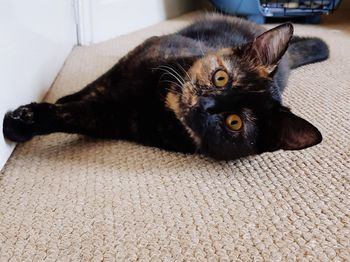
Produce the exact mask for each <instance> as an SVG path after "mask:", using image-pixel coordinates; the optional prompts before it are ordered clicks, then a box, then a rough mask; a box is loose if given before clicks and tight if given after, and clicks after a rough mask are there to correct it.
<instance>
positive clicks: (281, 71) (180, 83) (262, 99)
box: [3, 15, 328, 159]
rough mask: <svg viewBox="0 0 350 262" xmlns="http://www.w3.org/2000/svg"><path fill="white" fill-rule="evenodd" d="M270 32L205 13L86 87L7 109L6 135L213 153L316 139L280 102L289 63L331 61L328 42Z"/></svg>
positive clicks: (283, 30) (230, 155)
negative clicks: (220, 78)
mask: <svg viewBox="0 0 350 262" xmlns="http://www.w3.org/2000/svg"><path fill="white" fill-rule="evenodd" d="M264 32H265V29H264V28H263V27H261V26H258V25H255V24H252V23H250V22H247V21H244V20H242V19H238V18H233V17H225V16H221V15H210V16H208V15H207V16H206V17H205V18H203V19H202V20H200V21H197V22H194V23H193V24H191V25H190V26H188V27H186V28H184V29H182V30H180V31H178V32H177V33H174V34H170V35H165V36H160V37H151V38H149V39H148V40H146V41H145V42H144V43H142V44H141V45H139V46H138V47H136V48H135V49H134V50H133V51H131V52H130V53H129V54H127V55H126V56H125V57H123V58H122V59H121V60H120V61H119V62H118V63H117V64H116V65H115V66H113V68H111V69H110V70H109V71H108V72H106V73H105V74H104V75H102V76H101V77H99V78H98V79H97V80H95V81H93V82H92V83H91V84H89V85H88V86H86V87H85V88H84V89H82V90H81V91H79V92H77V93H75V94H72V95H68V96H65V97H62V98H61V99H59V100H58V101H57V102H56V103H55V104H50V103H32V104H28V105H25V106H21V107H19V108H18V109H16V110H15V111H13V112H9V113H7V114H6V116H5V118H4V128H3V132H4V135H5V137H6V138H8V139H10V140H13V141H17V142H24V141H27V140H29V139H31V138H32V137H33V136H36V135H45V134H49V133H53V132H66V133H79V134H84V135H88V136H94V137H100V138H112V139H126V140H130V141H135V142H138V143H141V144H144V145H149V146H156V147H159V148H163V149H167V150H172V151H179V152H187V153H195V152H197V153H202V154H205V155H208V156H211V157H214V158H216V159H235V158H238V157H242V156H246V155H251V154H257V153H261V152H265V151H274V150H278V149H291V150H293V149H302V148H306V147H309V146H312V145H315V144H318V143H319V142H321V140H322V136H321V133H320V132H319V131H318V130H317V129H316V128H315V127H314V126H313V125H311V124H310V123H309V122H307V121H306V120H304V119H302V118H300V117H297V116H295V115H294V114H293V113H291V112H290V110H289V109H288V108H286V107H284V106H283V105H282V102H281V92H282V91H283V89H284V87H285V86H286V83H287V79H288V74H289V71H290V69H291V68H295V67H298V66H301V65H304V64H308V63H312V62H317V61H322V60H325V59H327V58H328V48H327V45H326V44H325V43H324V42H323V41H322V40H320V39H317V38H300V37H292V34H293V27H292V26H291V24H284V25H282V26H279V27H277V28H275V29H272V30H270V31H268V32H266V33H264ZM288 46H289V48H288ZM218 69H222V70H225V71H226V72H227V73H228V75H229V82H228V84H227V85H226V86H225V87H224V88H217V87H215V86H214V85H213V83H212V75H213V73H214V72H215V71H216V70H218ZM291 85H292V84H291ZM305 88H307V87H305ZM231 113H235V114H237V115H239V116H240V117H241V119H242V120H243V127H242V129H241V130H239V131H232V130H229V129H228V128H227V127H226V126H225V124H224V123H225V117H226V116H227V115H228V114H231Z"/></svg>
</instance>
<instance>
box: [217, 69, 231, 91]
mask: <svg viewBox="0 0 350 262" xmlns="http://www.w3.org/2000/svg"><path fill="white" fill-rule="evenodd" d="M228 78H229V77H228V74H227V73H226V72H225V71H224V70H218V71H216V72H215V74H214V75H213V83H214V85H215V86H216V87H224V86H225V85H226V84H227V82H228Z"/></svg>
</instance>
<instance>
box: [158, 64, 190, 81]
mask: <svg viewBox="0 0 350 262" xmlns="http://www.w3.org/2000/svg"><path fill="white" fill-rule="evenodd" d="M159 68H161V69H163V70H165V69H168V70H171V71H172V72H174V73H175V74H176V77H178V78H177V80H178V81H179V82H180V83H182V84H184V83H185V80H184V79H183V77H182V76H181V75H180V74H179V72H177V71H176V70H175V69H174V68H172V67H170V66H166V65H161V66H159ZM169 73H170V72H169ZM174 77H175V76H174Z"/></svg>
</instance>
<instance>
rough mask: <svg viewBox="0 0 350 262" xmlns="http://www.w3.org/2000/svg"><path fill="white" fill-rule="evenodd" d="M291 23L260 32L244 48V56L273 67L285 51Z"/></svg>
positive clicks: (291, 33) (291, 29)
mask: <svg viewBox="0 0 350 262" xmlns="http://www.w3.org/2000/svg"><path fill="white" fill-rule="evenodd" d="M292 36H293V25H292V24H290V23H285V24H282V25H280V26H277V27H275V28H273V29H271V30H268V31H266V32H265V33H263V34H261V35H260V36H258V37H257V38H255V40H254V41H253V42H252V43H250V44H249V45H248V46H247V47H246V50H245V56H247V57H246V58H247V59H249V60H251V61H253V62H254V63H256V64H259V65H263V66H265V67H267V68H271V70H272V69H273V68H274V66H275V65H276V64H277V63H278V61H279V60H280V59H281V58H282V56H283V55H284V53H285V52H286V51H287V48H288V45H289V41H290V40H291V38H292Z"/></svg>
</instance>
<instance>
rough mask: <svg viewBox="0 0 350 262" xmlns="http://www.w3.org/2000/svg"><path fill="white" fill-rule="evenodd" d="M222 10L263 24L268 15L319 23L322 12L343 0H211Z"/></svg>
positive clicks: (334, 6) (327, 11) (326, 11)
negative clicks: (301, 18) (299, 18)
mask: <svg viewBox="0 0 350 262" xmlns="http://www.w3.org/2000/svg"><path fill="white" fill-rule="evenodd" d="M210 1H211V2H212V3H213V5H214V6H215V7H216V8H217V9H219V10H220V11H221V12H224V13H229V14H233V15H238V16H244V17H246V18H247V19H248V20H251V21H254V22H256V23H259V24H262V23H264V22H265V19H266V17H290V18H291V17H304V18H305V22H307V23H318V22H319V21H320V17H321V15H322V14H325V13H326V14H327V13H329V12H331V11H332V10H334V9H335V8H336V7H337V6H338V5H339V3H340V1H341V0H210Z"/></svg>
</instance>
